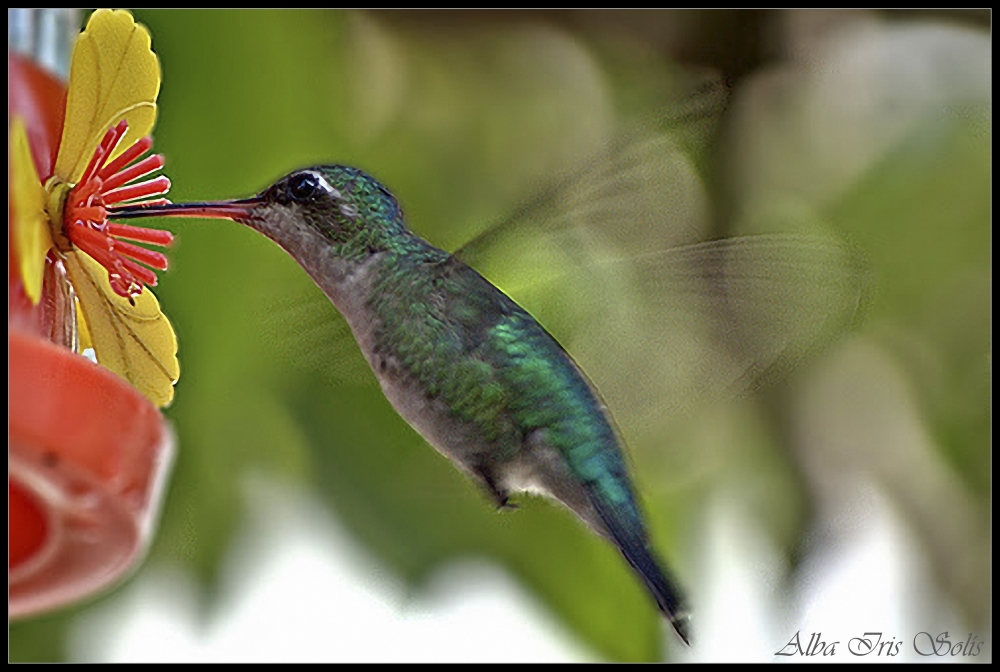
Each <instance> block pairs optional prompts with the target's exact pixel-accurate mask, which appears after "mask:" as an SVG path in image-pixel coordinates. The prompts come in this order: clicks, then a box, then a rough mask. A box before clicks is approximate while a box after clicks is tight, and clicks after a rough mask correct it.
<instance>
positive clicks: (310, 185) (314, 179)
mask: <svg viewBox="0 0 1000 672" xmlns="http://www.w3.org/2000/svg"><path fill="white" fill-rule="evenodd" d="M322 180H323V178H321V177H320V176H319V175H317V174H316V173H299V174H298V175H293V176H292V177H291V178H289V180H288V195H289V196H291V197H292V198H293V199H294V200H296V201H308V200H311V199H312V198H314V197H316V196H317V195H318V194H319V193H320V192H321V191H322V187H321V185H322Z"/></svg>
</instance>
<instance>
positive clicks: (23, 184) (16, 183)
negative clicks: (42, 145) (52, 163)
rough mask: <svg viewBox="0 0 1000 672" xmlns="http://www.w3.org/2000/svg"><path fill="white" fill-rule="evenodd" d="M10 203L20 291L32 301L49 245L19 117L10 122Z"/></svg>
mask: <svg viewBox="0 0 1000 672" xmlns="http://www.w3.org/2000/svg"><path fill="white" fill-rule="evenodd" d="M10 170H11V192H10V198H11V205H12V206H13V209H14V245H15V246H16V249H17V259H18V265H19V266H20V267H21V269H20V270H21V281H22V282H24V291H25V293H26V294H27V295H28V298H29V299H31V302H32V303H38V299H39V298H40V297H41V295H42V274H43V273H44V272H45V255H46V254H47V253H48V251H49V249H50V248H51V247H52V234H51V233H50V232H49V219H48V216H47V215H46V214H45V189H44V188H43V187H42V181H41V179H40V178H39V177H38V171H37V170H36V169H35V160H34V159H33V158H32V157H31V146H30V145H29V144H28V131H27V129H26V128H25V126H24V121H23V120H22V119H21V118H20V117H14V119H13V120H12V121H11V124H10Z"/></svg>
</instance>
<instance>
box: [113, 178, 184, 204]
mask: <svg viewBox="0 0 1000 672" xmlns="http://www.w3.org/2000/svg"><path fill="white" fill-rule="evenodd" d="M168 191H170V180H169V179H167V178H166V177H163V176H162V175H161V176H160V177H158V178H156V179H155V180H147V181H146V182H140V183H139V184H133V185H131V186H128V187H121V188H119V189H115V190H114V191H109V192H107V193H105V194H103V196H104V202H105V203H106V204H108V205H110V204H112V203H121V202H123V201H132V200H135V199H137V198H142V197H143V196H157V195H159V194H165V193H167V192H168Z"/></svg>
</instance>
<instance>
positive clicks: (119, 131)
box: [80, 119, 128, 183]
mask: <svg viewBox="0 0 1000 672" xmlns="http://www.w3.org/2000/svg"><path fill="white" fill-rule="evenodd" d="M126 129H128V122H126V121H125V120H124V119H122V120H121V121H119V122H118V125H117V126H115V127H114V128H109V129H108V132H107V133H105V134H104V138H102V139H101V144H99V145H98V146H97V151H96V152H94V156H93V157H91V159H90V163H89V164H87V169H86V170H85V171H83V175H82V176H81V177H80V183H86V182H89V181H90V178H92V177H93V176H94V174H95V173H96V172H97V169H98V168H99V167H100V164H101V161H103V160H104V157H106V156H110V155H111V152H113V151H114V150H115V147H117V146H118V141H119V140H121V139H122V137H123V136H124V135H125V131H126Z"/></svg>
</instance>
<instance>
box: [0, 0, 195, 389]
mask: <svg viewBox="0 0 1000 672" xmlns="http://www.w3.org/2000/svg"><path fill="white" fill-rule="evenodd" d="M159 89H160V64H159V61H158V59H157V57H156V55H155V54H154V53H153V51H152V49H151V48H150V36H149V32H148V31H147V30H146V28H145V27H144V26H142V25H139V24H136V23H135V21H134V20H133V18H132V16H131V14H129V13H128V12H126V11H122V10H118V11H111V10H106V9H100V10H97V11H96V12H94V13H93V15H91V17H90V20H89V21H88V23H87V27H86V29H85V30H84V31H83V33H82V34H81V35H80V37H79V38H78V40H77V43H76V46H75V48H74V51H73V58H72V64H71V69H70V77H69V85H68V92H67V99H66V113H65V119H64V122H63V131H62V139H61V141H60V144H59V151H58V154H57V155H56V160H55V167H54V170H53V174H52V176H51V177H49V178H48V179H47V180H46V181H45V183H44V185H43V184H42V182H41V178H40V177H39V175H38V172H37V170H36V167H35V163H34V160H33V159H32V154H31V149H30V147H29V143H28V135H27V132H26V130H25V125H24V123H23V122H22V120H21V119H19V118H17V117H15V118H14V119H12V120H11V123H10V143H9V148H10V153H11V154H10V170H11V200H12V205H13V219H12V226H13V228H14V232H13V233H14V235H13V243H14V245H15V247H16V252H17V259H18V265H19V270H20V275H21V279H22V282H23V284H24V287H25V293H26V294H27V295H28V297H29V299H30V300H31V301H32V302H34V303H37V302H38V300H39V298H40V296H41V293H42V282H43V272H44V269H45V263H46V257H47V255H49V253H50V251H52V252H54V254H55V257H56V258H57V259H58V260H59V261H60V262H61V263H62V265H63V266H64V267H65V271H66V276H67V277H68V279H69V281H70V283H71V284H72V286H73V290H74V292H75V294H76V301H77V303H76V306H77V310H76V314H77V318H78V326H79V333H80V334H81V338H80V341H81V343H80V349H81V351H82V350H83V349H85V348H87V347H93V349H94V353H95V355H96V358H97V361H98V363H100V364H102V365H104V366H106V367H108V368H109V369H111V370H112V371H114V372H116V373H118V374H119V375H121V376H123V377H124V378H126V379H127V380H128V381H129V382H131V383H132V384H133V385H134V386H135V387H136V388H138V389H139V390H140V391H141V392H142V393H143V394H145V395H146V396H147V397H148V398H149V399H150V400H151V401H153V402H154V403H155V404H157V405H159V406H164V405H166V404H169V403H170V401H171V400H172V399H173V394H174V391H173V385H174V383H175V382H176V381H177V378H178V376H179V374H180V370H179V366H178V362H177V338H176V336H175V335H174V331H173V328H172V327H171V325H170V322H169V321H168V320H167V318H166V316H165V315H163V313H162V312H161V311H160V307H159V303H158V302H157V300H156V298H155V297H154V296H153V295H152V293H151V292H150V291H148V290H144V285H149V286H155V285H156V274H155V273H154V272H153V271H152V270H151V269H150V268H147V267H151V268H153V269H160V270H163V269H166V267H167V258H166V256H164V255H163V254H161V253H159V252H155V251H153V250H149V249H147V248H145V247H141V246H139V245H135V244H132V243H130V242H127V241H126V240H123V239H127V240H131V241H138V242H144V243H151V244H155V245H166V244H169V243H170V241H171V240H172V235H171V234H170V233H169V232H168V231H160V230H155V229H143V228H139V227H133V226H129V225H125V224H117V223H112V222H109V221H108V217H109V216H111V217H113V216H114V207H115V206H116V205H119V204H128V205H135V204H138V203H146V204H148V203H157V202H165V201H164V199H162V198H156V199H154V200H150V197H156V196H160V195H162V194H164V193H166V192H167V190H168V189H169V188H170V182H169V180H167V178H166V177H162V176H160V177H156V178H152V179H147V180H145V181H143V182H138V183H135V181H136V180H139V179H141V178H145V177H147V176H149V175H150V173H152V172H154V171H156V170H158V169H160V168H161V167H162V166H163V158H162V157H161V156H159V155H153V156H149V157H146V158H145V159H142V160H139V159H140V157H142V155H143V154H145V153H146V152H148V151H149V149H150V148H151V147H152V141H151V139H150V138H148V137H147V136H148V134H149V132H150V131H151V130H152V128H153V124H154V122H155V120H156V96H157V93H158V92H159Z"/></svg>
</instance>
